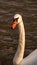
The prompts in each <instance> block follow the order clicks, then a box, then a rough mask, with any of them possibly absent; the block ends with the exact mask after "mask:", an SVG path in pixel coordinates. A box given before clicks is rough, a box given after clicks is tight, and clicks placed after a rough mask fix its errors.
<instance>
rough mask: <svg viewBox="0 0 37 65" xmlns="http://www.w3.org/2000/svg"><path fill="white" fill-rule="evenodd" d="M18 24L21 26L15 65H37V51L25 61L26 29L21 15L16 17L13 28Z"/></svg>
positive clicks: (14, 59)
mask: <svg viewBox="0 0 37 65" xmlns="http://www.w3.org/2000/svg"><path fill="white" fill-rule="evenodd" d="M17 24H18V26H19V45H18V49H17V52H16V54H15V56H14V58H13V65H37V49H36V50H35V51H34V52H32V53H31V54H30V55H28V56H27V57H26V58H24V59H23V55H24V50H25V29H24V25H23V20H22V16H21V15H20V14H15V15H14V20H13V23H12V25H11V28H13V29H14V28H15V27H16V25H17Z"/></svg>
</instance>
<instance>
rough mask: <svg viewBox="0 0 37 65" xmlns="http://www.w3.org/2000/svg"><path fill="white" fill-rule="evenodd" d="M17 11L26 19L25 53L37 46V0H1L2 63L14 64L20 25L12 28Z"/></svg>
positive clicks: (0, 58) (0, 43) (0, 41)
mask: <svg viewBox="0 0 37 65" xmlns="http://www.w3.org/2000/svg"><path fill="white" fill-rule="evenodd" d="M15 13H20V14H21V15H22V16H23V20H24V26H25V29H26V52H25V55H28V54H29V53H30V52H32V50H33V49H36V48H37V0H34V1H32V0H26V1H25V0H18V1H17V0H0V61H1V62H0V65H12V59H13V56H14V53H15V52H16V49H17V45H18V40H19V32H18V27H17V28H16V29H15V30H11V28H10V26H11V23H12V18H13V15H14V14H15ZM1 63H2V64H1Z"/></svg>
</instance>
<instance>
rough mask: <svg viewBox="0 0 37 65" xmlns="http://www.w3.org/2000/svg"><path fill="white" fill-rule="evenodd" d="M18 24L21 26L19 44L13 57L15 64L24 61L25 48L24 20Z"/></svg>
mask: <svg viewBox="0 0 37 65" xmlns="http://www.w3.org/2000/svg"><path fill="white" fill-rule="evenodd" d="M18 26H19V45H18V48H17V52H16V54H15V56H14V59H13V63H14V65H18V64H20V62H21V61H22V59H23V55H24V48H25V31H24V25H23V21H22V22H20V23H19V25H18Z"/></svg>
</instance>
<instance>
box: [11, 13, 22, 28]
mask: <svg viewBox="0 0 37 65" xmlns="http://www.w3.org/2000/svg"><path fill="white" fill-rule="evenodd" d="M21 21H22V16H21V15H20V14H15V15H14V17H13V23H12V25H11V28H12V29H14V28H15V27H16V25H17V24H19V23H20V22H21Z"/></svg>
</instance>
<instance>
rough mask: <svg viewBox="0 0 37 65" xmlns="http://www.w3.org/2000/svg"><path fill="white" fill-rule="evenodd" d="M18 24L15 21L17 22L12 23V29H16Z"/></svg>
mask: <svg viewBox="0 0 37 65" xmlns="http://www.w3.org/2000/svg"><path fill="white" fill-rule="evenodd" d="M17 24H18V22H17V21H16V20H15V21H14V22H13V23H12V25H11V28H12V29H14V28H15V27H16V25H17Z"/></svg>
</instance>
